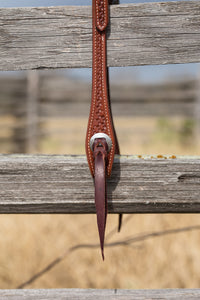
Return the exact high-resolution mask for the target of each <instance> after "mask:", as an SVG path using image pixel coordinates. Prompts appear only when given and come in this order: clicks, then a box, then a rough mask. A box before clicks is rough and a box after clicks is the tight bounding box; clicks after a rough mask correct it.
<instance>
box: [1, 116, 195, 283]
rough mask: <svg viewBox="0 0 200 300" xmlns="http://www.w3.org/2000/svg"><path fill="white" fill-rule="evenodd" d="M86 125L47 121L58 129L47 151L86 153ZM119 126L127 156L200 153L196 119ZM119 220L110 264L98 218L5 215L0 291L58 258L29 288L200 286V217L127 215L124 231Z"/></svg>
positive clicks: (110, 241)
mask: <svg viewBox="0 0 200 300" xmlns="http://www.w3.org/2000/svg"><path fill="white" fill-rule="evenodd" d="M86 124H87V120H86V119H73V118H71V119H68V120H54V121H52V122H46V123H45V124H44V125H43V126H44V129H45V130H47V131H49V132H53V134H50V135H48V136H47V137H45V138H44V140H43V141H42V142H41V143H40V145H39V149H40V150H39V152H40V153H49V154H50V153H52V154H53V153H66V154H71V153H73V154H81V153H84V138H85V131H86ZM116 127H117V132H118V135H119V141H120V145H121V153H122V154H140V155H142V154H156V155H158V154H163V155H164V154H174V155H176V154H189V155H192V154H195V155H197V154H198V155H200V150H199V147H198V144H197V141H196V140H195V136H194V135H193V132H194V128H193V127H194V124H193V123H192V122H191V121H190V120H182V119H170V120H168V119H167V120H166V119H153V118H145V119H142V118H140V119H139V118H138V119H136V118H135V119H132V118H126V119H122V118H118V119H117V120H116ZM61 129H62V130H61ZM1 152H2V150H1ZM117 220H118V219H117V216H116V215H109V216H108V224H107V239H106V244H107V246H106V249H105V255H106V259H105V262H102V260H101V255H100V250H99V246H98V243H99V240H98V234H97V228H96V217H95V215H23V216H22V215H10V216H8V215H1V216H0V245H1V251H0V288H8V289H10V288H16V287H18V286H19V285H20V284H22V283H23V282H25V281H27V280H28V279H29V278H30V277H31V276H33V275H34V274H36V273H37V272H39V271H41V270H43V268H45V267H46V266H47V265H48V264H50V263H51V262H52V261H54V260H55V259H57V258H58V260H59V259H60V262H58V263H57V264H56V265H55V266H54V267H53V268H52V269H51V270H49V271H48V272H46V273H45V274H43V275H42V276H40V277H39V278H38V279H37V280H35V281H34V282H32V283H30V284H28V285H27V286H26V288H78V287H79V288H127V289H129V288H132V289H135V288H195V287H199V286H200V271H199V270H200V268H199V266H200V254H199V253H200V220H199V215H195V214H193V215H192V214H189V215H177V214H176V215H160V214H159V215H153V214H152V215H126V216H124V225H123V227H122V230H121V233H117V230H116V226H117ZM127 240H129V243H128V244H126V241H127ZM115 242H121V243H120V244H118V245H115ZM83 244H84V245H88V247H83ZM81 245H82V246H81ZM74 246H77V247H76V248H73V247H74ZM91 246H94V247H91ZM95 246H96V247H95Z"/></svg>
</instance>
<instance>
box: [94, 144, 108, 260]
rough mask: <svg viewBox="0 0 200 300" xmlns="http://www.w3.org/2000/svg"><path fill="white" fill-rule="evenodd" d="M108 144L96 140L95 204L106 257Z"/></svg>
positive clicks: (102, 246) (102, 251)
mask: <svg viewBox="0 0 200 300" xmlns="http://www.w3.org/2000/svg"><path fill="white" fill-rule="evenodd" d="M107 154H108V145H107V143H106V140H105V139H96V140H95V142H94V159H95V176H94V182H95V205H96V211H97V224H98V229H99V238H100V244H101V253H102V257H103V259H104V236H105V228H106V217H107V199H106V197H107V193H106V159H107Z"/></svg>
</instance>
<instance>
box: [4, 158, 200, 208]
mask: <svg viewBox="0 0 200 300" xmlns="http://www.w3.org/2000/svg"><path fill="white" fill-rule="evenodd" d="M0 166H1V168H0V213H83V214H86V213H95V206H94V186H93V179H92V178H91V176H90V173H89V169H88V165H87V161H86V158H85V156H55V155H54V156H45V155H39V156H38V155H36V156H30V155H1V156H0ZM108 211H109V212H110V213H178V212H179V213H189V212H190V213H192V212H200V157H190V158H187V157H178V158H172V157H168V159H167V158H164V157H163V158H162V157H160V158H158V157H154V158H150V157H141V158H139V157H137V156H121V157H119V156H116V158H115V162H114V167H113V172H112V176H111V178H109V180H108Z"/></svg>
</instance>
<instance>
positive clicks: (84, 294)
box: [0, 289, 200, 300]
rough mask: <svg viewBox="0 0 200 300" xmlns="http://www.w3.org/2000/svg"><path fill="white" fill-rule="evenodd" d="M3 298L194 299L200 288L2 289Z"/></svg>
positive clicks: (74, 299)
mask: <svg viewBox="0 0 200 300" xmlns="http://www.w3.org/2000/svg"><path fill="white" fill-rule="evenodd" d="M0 297H1V299H2V300H5V299H8V300H9V299H14V300H23V299H24V300H25V299H27V300H32V299H38V300H40V299H41V300H45V299H59V300H62V299H63V300H64V299H65V300H66V299H70V300H71V299H73V300H81V299H85V300H93V299H96V300H102V299H108V300H115V299H117V300H124V299H126V300H132V299H134V300H149V299H152V300H156V299H157V300H160V299H163V300H165V299H166V300H173V299H176V300H188V299H190V300H193V299H199V298H200V289H162V290H150V289H148V290H120V289H115V290H114V289H112V290H97V289H47V290H0Z"/></svg>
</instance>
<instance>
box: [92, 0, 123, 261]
mask: <svg viewBox="0 0 200 300" xmlns="http://www.w3.org/2000/svg"><path fill="white" fill-rule="evenodd" d="M110 2H111V1H110V0H93V3H92V16H93V25H92V27H93V59H92V101H91V108H90V115H89V121H88V128H87V135H86V154H87V159H88V164H89V168H90V171H91V174H92V176H93V177H94V183H95V205H96V212H97V223H98V229H99V237H100V243H101V250H102V256H103V257H104V254H103V248H104V235H105V226H106V215H107V195H106V177H107V176H110V174H111V171H112V165H113V160H114V155H115V154H119V146H118V142H117V138H116V134H115V130H114V126H113V120H112V113H111V107H110V99H109V82H108V68H107V52H106V29H107V26H108V23H109V11H108V9H109V7H108V6H109V3H110ZM98 133H100V134H106V135H107V136H108V137H109V138H110V139H111V141H112V145H111V148H110V150H108V145H107V141H106V139H105V138H99V139H95V140H94V144H93V146H92V147H91V144H90V141H91V138H92V137H93V136H94V135H95V134H98Z"/></svg>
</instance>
